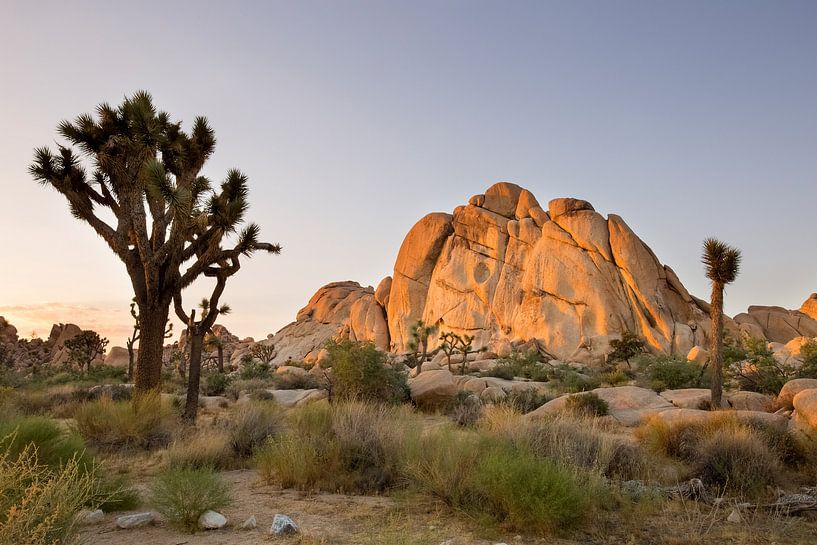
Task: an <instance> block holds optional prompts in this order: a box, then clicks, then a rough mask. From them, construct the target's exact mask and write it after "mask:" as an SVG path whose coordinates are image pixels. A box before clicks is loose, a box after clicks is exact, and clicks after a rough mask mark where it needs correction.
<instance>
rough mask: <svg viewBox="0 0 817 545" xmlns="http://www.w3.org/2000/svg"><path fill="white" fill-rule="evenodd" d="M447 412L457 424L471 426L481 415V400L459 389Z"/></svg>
mask: <svg viewBox="0 0 817 545" xmlns="http://www.w3.org/2000/svg"><path fill="white" fill-rule="evenodd" d="M448 412H449V415H450V416H451V419H452V420H453V421H454V422H455V423H456V424H457V425H458V426H473V425H474V424H476V423H477V421H478V420H479V417H480V416H482V402H481V401H480V400H479V398H478V397H477V396H475V395H474V394H472V393H470V392H465V391H463V390H459V391H458V392H457V395H456V396H455V397H454V400H453V402H452V403H451V406H450V407H449V410H448Z"/></svg>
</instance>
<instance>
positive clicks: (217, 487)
mask: <svg viewBox="0 0 817 545" xmlns="http://www.w3.org/2000/svg"><path fill="white" fill-rule="evenodd" d="M151 503H152V505H153V506H154V507H155V508H156V510H157V511H159V513H161V514H162V515H164V517H165V518H166V519H167V520H168V521H169V522H170V523H171V524H174V525H176V526H179V527H180V528H182V529H184V530H186V531H188V532H190V533H194V532H195V531H196V528H197V527H198V521H199V517H201V515H202V514H203V513H204V512H205V511H208V510H216V509H220V508H222V507H224V506H226V505H228V504H229V503H230V494H229V488H228V486H227V484H226V483H224V481H223V480H222V479H221V477H220V476H219V475H218V474H217V473H215V472H213V471H212V470H211V469H195V468H189V467H188V468H181V469H170V470H168V471H165V472H163V473H161V474H160V475H159V476H158V477H156V480H155V481H154V483H153V486H152V487H151Z"/></svg>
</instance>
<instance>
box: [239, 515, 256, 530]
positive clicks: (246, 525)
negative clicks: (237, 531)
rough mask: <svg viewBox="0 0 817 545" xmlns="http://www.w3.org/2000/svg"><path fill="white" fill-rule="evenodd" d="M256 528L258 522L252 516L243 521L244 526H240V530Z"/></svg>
mask: <svg viewBox="0 0 817 545" xmlns="http://www.w3.org/2000/svg"><path fill="white" fill-rule="evenodd" d="M257 526H258V521H257V520H256V519H255V515H252V516H251V517H250V518H248V519H247V520H245V521H244V524H242V525H241V529H242V530H254V529H255V528H256V527H257Z"/></svg>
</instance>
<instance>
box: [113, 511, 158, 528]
mask: <svg viewBox="0 0 817 545" xmlns="http://www.w3.org/2000/svg"><path fill="white" fill-rule="evenodd" d="M154 520H156V515H154V514H153V513H151V512H149V511H148V512H146V513H134V514H132V515H122V516H121V517H118V518H117V519H116V525H117V526H118V527H120V528H122V529H123V530H127V529H128V528H138V527H140V526H146V525H148V524H150V523H152V522H153V521H154Z"/></svg>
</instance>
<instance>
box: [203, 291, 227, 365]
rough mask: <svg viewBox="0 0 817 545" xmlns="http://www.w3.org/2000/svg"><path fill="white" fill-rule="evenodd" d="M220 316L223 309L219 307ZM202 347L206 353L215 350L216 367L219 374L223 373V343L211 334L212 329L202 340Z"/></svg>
mask: <svg viewBox="0 0 817 545" xmlns="http://www.w3.org/2000/svg"><path fill="white" fill-rule="evenodd" d="M219 313H220V314H224V307H223V306H222V307H221V310H220V311H219ZM204 346H205V348H207V350H208V351H210V350H215V351H216V366H217V369H218V372H219V373H223V372H224V342H223V341H222V340H221V339H220V338H219V336H218V335H216V334H215V333H213V330H212V328H211V329H210V331H209V333H208V335H207V336H206V337H205V338H204Z"/></svg>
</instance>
